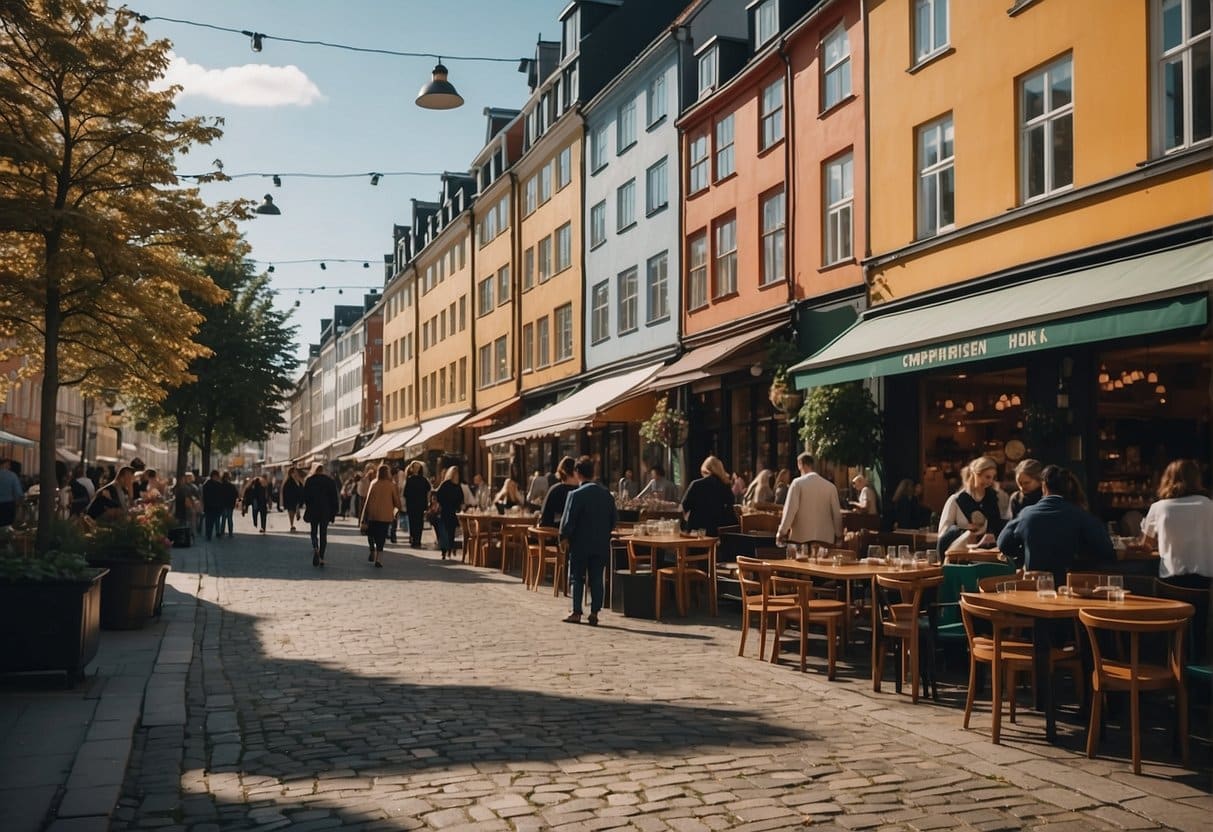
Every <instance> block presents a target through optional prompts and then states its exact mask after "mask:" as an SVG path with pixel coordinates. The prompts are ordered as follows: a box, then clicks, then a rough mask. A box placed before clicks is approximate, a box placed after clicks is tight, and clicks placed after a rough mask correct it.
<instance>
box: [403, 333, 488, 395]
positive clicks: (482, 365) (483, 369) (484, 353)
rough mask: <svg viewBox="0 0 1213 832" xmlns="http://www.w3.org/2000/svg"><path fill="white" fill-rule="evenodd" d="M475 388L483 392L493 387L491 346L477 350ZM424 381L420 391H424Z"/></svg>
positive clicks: (424, 380) (423, 380)
mask: <svg viewBox="0 0 1213 832" xmlns="http://www.w3.org/2000/svg"><path fill="white" fill-rule="evenodd" d="M476 358H477V359H478V360H477V367H476V369H477V373H476V382H477V384H476V387H477V388H478V389H480V390H483V389H484V388H486V387H491V386H492V385H493V345H492V344H485V345H483V346H482V347H480V349H479V350H477V355H476ZM425 382H426V379H422V380H421V390H422V392H424V391H425V386H426V385H425Z"/></svg>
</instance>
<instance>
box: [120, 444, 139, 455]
mask: <svg viewBox="0 0 1213 832" xmlns="http://www.w3.org/2000/svg"><path fill="white" fill-rule="evenodd" d="M122 450H124V451H127V452H129V453H132V454H133V453H137V452H138V451H139V446H137V445H136V444H135V443H134V442H123V443H122Z"/></svg>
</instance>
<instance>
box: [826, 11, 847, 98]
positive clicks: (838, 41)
mask: <svg viewBox="0 0 1213 832" xmlns="http://www.w3.org/2000/svg"><path fill="white" fill-rule="evenodd" d="M835 46H841V51H839V52H837V53H835V54H833V55H831V51H832V50H833V48H834V47H835ZM821 68H822V69H821V111H822V112H825V111H826V110H829V109H830V108H831V107H835V106H837V105H838V104H839V103H840V102H842V101H845V100H846V99H847V97H848V96H850V95H851V90H852V87H851V38H850V35H849V34H848V32H847V29H846V26H845V25H844V24H842V23H839V24H838V25H837V26H835V27H834V28H833V29H832V30H831V31H830V33H829V34H828V35H826V36H825V38H823V39H822V41H821ZM833 78H838V79H839V81H838V88H837V90H836V91H835V92H833V93H831V90H830V84H831V80H832V79H833Z"/></svg>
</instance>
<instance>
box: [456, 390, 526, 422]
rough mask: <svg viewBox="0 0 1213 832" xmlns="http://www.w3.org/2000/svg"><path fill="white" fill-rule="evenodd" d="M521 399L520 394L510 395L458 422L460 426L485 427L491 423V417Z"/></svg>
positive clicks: (499, 413) (514, 405) (514, 404)
mask: <svg viewBox="0 0 1213 832" xmlns="http://www.w3.org/2000/svg"><path fill="white" fill-rule="evenodd" d="M520 401H522V397H521V396H511V397H510V398H508V399H506V400H505V401H503V402H498V403H497V404H494V405H489V406H488V407H486V408H485V409H484V410H479V411H477V412H475V413H473V414H472V415H471V416H469V417H467V418H466V419H464V420H463V421H462V422H460V423H459V425H458V426H459V427H461V428H487V427H489V426H490V425H492V424H493V419H494V418H495V417H497V416H499V415H501V414H502V413H504V412H505V411H507V410H509V409H510V408H512V407H517V406H518V403H519V402H520Z"/></svg>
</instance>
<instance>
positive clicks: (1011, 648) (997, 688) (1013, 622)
mask: <svg viewBox="0 0 1213 832" xmlns="http://www.w3.org/2000/svg"><path fill="white" fill-rule="evenodd" d="M999 577H1001V576H999ZM960 618H961V621H963V622H964V628H965V635H966V636H967V637H968V640H969V691H968V694H967V696H966V697H965V714H964V727H965V730H966V731H967V730H968V728H969V717H970V716H971V715H972V714H973V700H974V699H975V698H976V696H977V665H978V663H984V664H988V665H990V688H991V689H992V691H993V693H992V695H991V705H990V713H991V716H992V718H993V727H992V728H991V732H990V739H991V740H992V741H993V742H994V744H995V745H998V744H999V741H1000V740H1001V738H1002V699H1003V694H1004V691H1005V690H1006V687H1007V681H1008V679H1009V678H1010V677H1011V676H1013V675H1014V673H1015V672H1016V671H1020V670H1026V671H1031V669H1032V657H1033V652H1032V650H1033V648H1032V642H1031V641H1030V640H1024V638H1023V636H1022V633H1023V631H1024V629H1025V628H1026V629H1031V627H1032V621H1031V619H1027V618H1021V617H1019V616H1016V615H1011V614H1010V613H1005V612H1001V611H999V610H995V609H993V608H991V607H983V606H981V605H980V604H979V603H977V602H975V601H972V600H970V598H969V597H968V596H965V595H962V596H961V597H960ZM977 620H981V621H983V622H985V623H986V624H987V625H988V627H989V628H990V629H992V630H993V636H986V635H978V634H977V628H976V626H975V623H974V622H975V621H977ZM1011 721H1012V722H1014V721H1015V696H1014V693H1012V695H1011Z"/></svg>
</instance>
